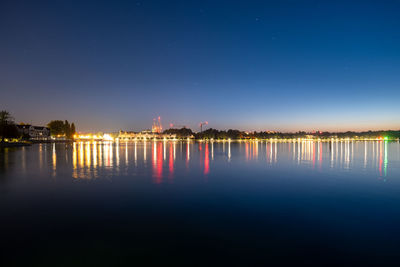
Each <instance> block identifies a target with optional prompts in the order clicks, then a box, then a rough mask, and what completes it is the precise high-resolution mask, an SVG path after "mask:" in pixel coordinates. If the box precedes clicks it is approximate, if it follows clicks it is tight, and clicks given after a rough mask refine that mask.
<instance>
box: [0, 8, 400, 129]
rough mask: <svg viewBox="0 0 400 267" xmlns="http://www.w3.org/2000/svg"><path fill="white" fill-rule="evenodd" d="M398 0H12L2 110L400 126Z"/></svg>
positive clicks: (23, 114) (39, 121) (114, 125)
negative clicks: (132, 0)
mask: <svg viewBox="0 0 400 267" xmlns="http://www.w3.org/2000/svg"><path fill="white" fill-rule="evenodd" d="M399 11H400V3H398V2H394V1H393V2H390V1H383V2H380V1H360V2H350V1H245V2H243V1H241V2H239V1H136V2H130V1H127V2H120V3H119V4H115V3H112V2H96V3H95V4H93V3H89V2H86V3H82V2H81V1H56V2H54V1H40V2H32V1H18V2H17V1H7V0H6V1H2V2H1V3H0V36H1V40H2V41H1V42H0V59H1V60H0V73H1V75H0V95H1V98H0V99H1V100H0V106H1V107H0V109H2V110H3V109H5V110H8V111H9V112H10V113H11V114H12V116H13V117H14V118H15V120H16V122H17V123H19V122H25V123H31V124H34V125H45V124H47V123H48V122H49V121H51V120H57V119H60V120H69V121H73V122H75V123H76V128H77V130H78V131H81V132H96V131H104V132H111V131H118V130H120V129H121V130H134V131H140V130H143V129H150V128H151V124H152V121H153V118H156V117H157V116H161V118H162V123H163V125H164V127H165V128H168V125H169V124H170V123H174V124H177V125H186V126H187V127H189V128H191V129H193V130H196V131H197V130H199V127H198V124H199V123H200V122H201V121H208V122H209V125H208V127H210V128H216V129H239V130H248V131H254V130H257V131H260V130H263V131H264V130H274V131H283V132H294V131H299V130H304V131H312V130H321V131H347V130H354V131H361V130H389V129H392V130H399V129H400V120H399V114H400V105H399V99H400V90H399V88H400V75H399V70H400V52H399V47H400V34H399V30H398V29H400V19H399V16H398V14H399Z"/></svg>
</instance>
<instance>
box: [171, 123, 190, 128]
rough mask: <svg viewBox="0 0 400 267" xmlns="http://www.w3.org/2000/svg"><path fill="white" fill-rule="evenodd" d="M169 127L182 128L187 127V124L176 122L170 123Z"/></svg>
mask: <svg viewBox="0 0 400 267" xmlns="http://www.w3.org/2000/svg"><path fill="white" fill-rule="evenodd" d="M169 128H171V129H172V128H173V129H182V128H187V127H186V125H178V124H174V123H170V124H169Z"/></svg>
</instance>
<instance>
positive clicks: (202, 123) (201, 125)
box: [199, 121, 208, 132]
mask: <svg viewBox="0 0 400 267" xmlns="http://www.w3.org/2000/svg"><path fill="white" fill-rule="evenodd" d="M207 124H208V121H204V122H200V123H199V126H200V132H203V125H207Z"/></svg>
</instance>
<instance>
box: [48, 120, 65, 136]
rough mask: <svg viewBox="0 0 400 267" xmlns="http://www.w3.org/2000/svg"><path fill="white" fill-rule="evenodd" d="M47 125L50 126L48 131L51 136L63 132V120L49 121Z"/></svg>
mask: <svg viewBox="0 0 400 267" xmlns="http://www.w3.org/2000/svg"><path fill="white" fill-rule="evenodd" d="M47 127H49V128H50V133H51V135H52V136H57V135H63V134H65V127H64V122H63V121H61V120H55V121H51V122H49V123H48V124H47Z"/></svg>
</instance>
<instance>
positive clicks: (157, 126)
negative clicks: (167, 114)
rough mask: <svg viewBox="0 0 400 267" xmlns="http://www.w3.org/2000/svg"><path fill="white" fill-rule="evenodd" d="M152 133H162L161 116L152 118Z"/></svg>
mask: <svg viewBox="0 0 400 267" xmlns="http://www.w3.org/2000/svg"><path fill="white" fill-rule="evenodd" d="M151 131H152V132H153V133H162V125H161V117H160V116H158V118H157V119H156V118H154V119H153V126H152V127H151Z"/></svg>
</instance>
